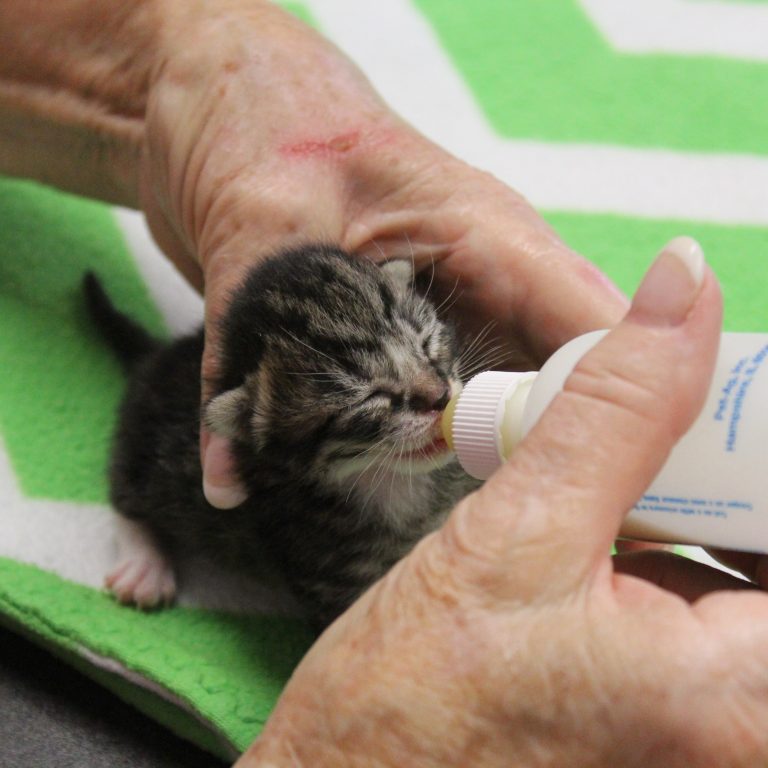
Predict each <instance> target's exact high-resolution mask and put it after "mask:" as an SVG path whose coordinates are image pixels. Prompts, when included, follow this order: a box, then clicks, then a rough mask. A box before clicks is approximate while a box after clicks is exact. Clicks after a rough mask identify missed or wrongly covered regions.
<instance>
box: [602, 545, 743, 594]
mask: <svg viewBox="0 0 768 768" xmlns="http://www.w3.org/2000/svg"><path fill="white" fill-rule="evenodd" d="M613 567H614V570H615V571H616V572H617V573H622V574H625V575H627V576H637V577H638V578H641V579H644V580H645V581H650V582H652V583H653V584H656V585H657V586H659V587H661V588H662V589H666V590H667V591H669V592H674V593H675V594H677V595H680V597H682V598H684V599H686V600H688V601H689V602H693V601H694V600H698V599H699V598H700V597H702V596H703V595H706V594H708V593H709V592H714V591H716V590H720V589H755V586H754V585H753V584H751V583H750V582H748V581H744V580H743V579H740V578H738V577H737V576H732V575H731V574H730V573H725V571H719V570H717V569H716V568H711V567H710V566H708V565H704V564H703V563H697V562H696V561H695V560H689V559H688V558H685V557H680V556H679V555H675V554H673V553H672V552H649V551H646V552H633V553H631V554H624V555H616V556H615V557H614V558H613Z"/></svg>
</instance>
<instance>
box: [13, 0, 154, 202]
mask: <svg viewBox="0 0 768 768" xmlns="http://www.w3.org/2000/svg"><path fill="white" fill-rule="evenodd" d="M157 14H158V7H157V4H156V3H155V2H153V1H152V0H131V1H130V2H124V3H115V2H111V0H69V2H52V3H28V2H25V0H8V1H7V2H5V3H3V8H2V11H1V12H0V50H3V52H4V53H3V56H2V57H1V58H0V137H2V138H0V172H3V173H7V174H10V175H17V176H25V177H29V178H34V179H37V180H38V181H42V182H45V183H50V184H53V185H55V186H58V187H61V188H63V189H66V190H69V191H72V192H75V193H78V194H84V195H88V196H91V197H96V198H100V199H103V200H106V201H110V202H116V203H121V204H125V205H136V202H137V178H138V177H137V168H138V162H137V161H138V156H139V151H140V147H141V142H142V137H143V129H144V111H145V105H146V96H147V83H148V79H149V72H150V69H151V66H152V61H153V51H154V48H155V30H156V18H157Z"/></svg>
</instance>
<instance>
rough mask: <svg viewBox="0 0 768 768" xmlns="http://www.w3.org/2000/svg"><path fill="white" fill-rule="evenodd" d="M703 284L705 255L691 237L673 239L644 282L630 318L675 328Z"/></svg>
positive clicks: (686, 312) (636, 294) (641, 284)
mask: <svg viewBox="0 0 768 768" xmlns="http://www.w3.org/2000/svg"><path fill="white" fill-rule="evenodd" d="M703 282H704V253H703V251H702V250H701V246H700V245H699V244H698V243H697V242H696V241H695V240H694V239H693V238H691V237H676V238H675V239H674V240H671V241H670V242H669V243H667V245H665V246H664V248H663V249H662V251H661V253H660V254H659V255H658V256H657V257H656V260H655V261H654V262H653V264H652V265H651V268H650V269H649V270H648V272H647V273H646V275H645V277H644V278H643V281H642V283H640V287H639V288H638V289H637V292H636V293H635V297H634V299H633V301H632V309H631V314H633V315H634V316H635V318H637V319H640V320H642V321H643V322H646V323H649V324H651V325H678V324H679V323H682V322H683V320H685V318H686V316H687V315H688V312H689V311H690V309H691V307H692V306H693V304H694V302H695V301H696V297H697V296H698V295H699V291H700V290H701V285H702V283H703Z"/></svg>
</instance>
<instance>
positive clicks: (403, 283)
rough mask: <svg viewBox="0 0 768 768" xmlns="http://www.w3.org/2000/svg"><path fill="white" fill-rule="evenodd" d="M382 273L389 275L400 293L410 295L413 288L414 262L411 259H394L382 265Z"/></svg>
mask: <svg viewBox="0 0 768 768" xmlns="http://www.w3.org/2000/svg"><path fill="white" fill-rule="evenodd" d="M381 271H382V272H384V273H385V274H386V275H389V277H390V279H391V280H392V282H393V283H394V284H395V287H396V288H397V290H398V291H399V292H400V293H409V292H410V290H411V287H412V286H413V261H411V259H392V260H391V261H385V262H384V263H383V264H382V265H381Z"/></svg>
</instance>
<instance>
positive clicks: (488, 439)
mask: <svg viewBox="0 0 768 768" xmlns="http://www.w3.org/2000/svg"><path fill="white" fill-rule="evenodd" d="M536 376H537V372H536V371H526V372H524V373H521V372H515V371H486V372H485V373H480V374H478V375H477V376H475V377H474V378H473V379H471V380H470V381H469V382H468V383H467V385H466V386H465V387H464V389H463V390H462V391H461V394H459V396H458V398H457V399H456V401H455V403H452V404H449V407H448V408H446V418H445V419H444V424H443V431H444V432H445V435H446V440H447V442H448V444H449V445H451V446H452V447H453V449H454V450H455V452H456V456H457V457H458V459H459V462H460V463H461V466H462V467H463V468H464V470H465V471H466V472H467V473H468V474H470V475H472V477H476V478H477V479H478V480H485V479H486V478H488V477H490V476H491V475H492V474H493V472H494V471H495V470H496V469H498V468H499V467H500V466H501V465H502V464H503V463H504V460H505V458H506V456H508V455H509V453H510V452H511V451H512V449H513V448H514V447H515V445H516V444H517V442H518V440H519V439H520V438H521V437H522V414H523V408H524V407H525V400H526V398H527V396H528V391H529V389H530V387H531V384H532V383H533V380H534V379H535V378H536ZM451 415H452V418H451Z"/></svg>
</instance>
